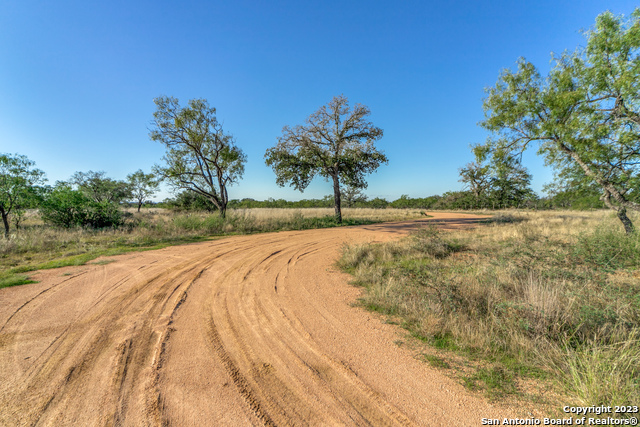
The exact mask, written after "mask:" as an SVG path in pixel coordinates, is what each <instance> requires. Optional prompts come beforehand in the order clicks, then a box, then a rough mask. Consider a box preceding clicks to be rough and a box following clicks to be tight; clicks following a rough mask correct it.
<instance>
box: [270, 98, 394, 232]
mask: <svg viewBox="0 0 640 427" xmlns="http://www.w3.org/2000/svg"><path fill="white" fill-rule="evenodd" d="M370 114H371V112H370V110H369V108H368V107H366V106H365V105H362V104H356V105H355V106H354V107H353V109H350V108H349V100H348V99H347V98H346V97H345V96H343V95H340V96H336V97H334V98H333V100H332V101H331V102H329V104H328V105H323V106H322V107H320V109H319V110H318V111H316V112H315V113H313V114H311V115H310V116H309V117H308V118H307V119H306V121H305V125H298V126H294V127H289V126H285V127H284V128H283V129H282V136H281V137H279V138H278V143H277V144H276V146H275V147H272V148H270V149H268V150H267V152H266V154H265V159H266V164H267V166H271V167H272V168H273V171H274V172H275V174H276V183H277V184H278V185H279V186H281V187H282V186H284V185H285V184H289V185H291V186H293V187H294V188H295V189H297V190H300V191H304V189H305V188H307V186H308V185H309V183H310V182H311V180H312V179H313V178H314V177H315V176H316V175H319V176H322V177H324V178H326V179H327V180H329V179H331V180H332V182H333V194H334V207H335V216H336V220H337V221H338V222H342V211H341V206H340V205H341V201H340V197H341V190H340V185H341V184H344V185H347V186H349V187H352V188H354V189H363V188H366V187H367V182H366V181H365V179H364V177H365V175H366V174H368V173H371V172H373V171H375V170H376V169H377V168H378V167H379V166H380V165H381V164H383V163H387V157H386V156H385V155H384V154H383V153H382V152H381V151H378V150H377V149H376V147H375V146H374V142H375V141H377V140H379V139H380V138H382V134H383V131H382V129H380V128H378V127H375V126H374V125H373V124H372V123H371V122H369V121H367V117H368V116H369V115H370Z"/></svg>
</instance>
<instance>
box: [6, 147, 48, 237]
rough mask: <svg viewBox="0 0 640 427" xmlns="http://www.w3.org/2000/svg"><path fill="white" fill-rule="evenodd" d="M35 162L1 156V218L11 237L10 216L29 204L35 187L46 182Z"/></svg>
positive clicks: (8, 155)
mask: <svg viewBox="0 0 640 427" xmlns="http://www.w3.org/2000/svg"><path fill="white" fill-rule="evenodd" d="M34 166H35V162H33V161H32V160H29V159H28V158H27V157H26V156H23V155H20V154H0V216H2V223H3V224H4V235H5V237H8V236H9V215H11V213H12V212H13V211H15V210H21V209H24V208H25V207H26V205H27V204H28V203H29V200H30V197H31V195H32V194H33V193H32V192H33V189H34V187H36V186H38V185H40V184H42V183H44V182H45V181H46V179H45V177H44V172H43V171H41V170H40V169H35V168H34Z"/></svg>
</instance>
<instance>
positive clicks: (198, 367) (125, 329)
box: [0, 214, 510, 426]
mask: <svg viewBox="0 0 640 427" xmlns="http://www.w3.org/2000/svg"><path fill="white" fill-rule="evenodd" d="M434 215H435V218H430V219H428V220H421V221H414V222H404V223H394V224H377V225H370V226H364V227H345V228H336V229H323V230H310V231H298V232H281V233H269V234H261V235H253V236H239V237H231V238H227V239H222V240H217V241H210V242H204V243H198V244H191V245H185V246H177V247H170V248H166V249H162V250H157V251H150V252H140V253H135V254H129V255H123V256H119V257H114V258H110V260H113V262H110V263H107V264H102V265H100V264H95V265H87V266H81V267H67V268H64V269H57V270H48V271H42V272H38V273H37V274H36V275H35V276H34V277H35V278H36V279H37V280H40V283H36V284H31V285H24V286H18V287H14V288H7V289H1V290H0V368H1V369H0V425H3V426H13V425H56V426H58V425H75V426H80V425H82V426H93V425H96V426H98V425H100V426H101V425H131V426H144V425H174V426H192V425H193V426H208V425H211V426H245V425H277V426H285V425H375V426H386V425H434V426H441V425H442V426H445V425H446V426H471V425H480V419H481V418H483V417H490V418H502V417H505V416H509V415H510V414H507V413H505V412H504V410H499V409H497V408H494V407H492V406H491V405H489V404H488V403H487V402H485V401H484V400H483V399H480V398H477V397H474V396H472V395H470V394H469V393H468V392H466V391H465V390H464V389H463V388H462V387H461V386H460V385H459V384H457V383H456V382H455V381H453V380H450V379H448V378H446V377H444V376H443V375H442V374H441V373H439V372H438V371H435V370H433V369H431V368H430V367H429V366H428V365H427V364H426V363H423V362H420V361H418V360H416V359H415V358H414V357H413V355H412V354H411V352H410V351H409V350H406V349H404V348H402V347H399V346H397V345H396V344H394V341H395V340H398V339H399V338H400V337H401V336H402V335H401V334H402V333H401V331H399V330H398V329H397V327H394V326H392V325H387V324H384V323H383V322H382V321H380V320H379V319H377V318H376V317H375V316H372V315H371V314H369V313H367V312H365V311H364V310H362V309H359V308H354V307H353V306H352V304H353V302H354V301H355V300H356V299H357V297H358V295H359V293H360V292H361V291H360V290H359V289H357V288H354V287H352V286H350V285H349V284H348V281H349V276H348V275H345V274H343V273H341V272H339V271H337V270H336V268H335V267H334V266H333V263H334V262H335V260H336V259H337V257H338V254H339V250H340V247H341V245H342V244H343V243H344V242H360V241H374V240H375V241H383V240H389V239H395V238H398V237H399V236H401V235H403V234H406V233H407V231H408V229H410V228H412V227H415V226H416V224H424V223H426V222H430V221H433V220H444V221H445V223H444V224H445V225H446V226H448V227H456V226H466V225H470V224H472V223H473V222H474V217H473V216H471V215H452V214H434Z"/></svg>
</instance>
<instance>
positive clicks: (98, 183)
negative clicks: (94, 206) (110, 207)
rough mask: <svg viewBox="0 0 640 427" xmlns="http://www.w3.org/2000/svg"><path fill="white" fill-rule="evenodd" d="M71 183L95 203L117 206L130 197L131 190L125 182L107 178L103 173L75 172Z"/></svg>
mask: <svg viewBox="0 0 640 427" xmlns="http://www.w3.org/2000/svg"><path fill="white" fill-rule="evenodd" d="M71 183H72V184H74V185H75V186H76V187H77V189H78V190H80V191H81V192H82V193H83V194H84V195H85V196H87V197H88V198H90V199H91V200H93V201H94V202H96V203H114V204H118V203H121V202H122V201H124V200H127V199H129V198H130V197H131V188H130V187H129V185H128V184H127V183H126V182H124V181H118V180H115V179H112V178H109V177H107V174H106V172H103V171H99V172H94V171H88V172H76V173H74V174H73V176H72V177H71Z"/></svg>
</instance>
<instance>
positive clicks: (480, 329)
mask: <svg viewBox="0 0 640 427" xmlns="http://www.w3.org/2000/svg"><path fill="white" fill-rule="evenodd" d="M619 228H620V226H619V225H618V223H617V219H616V218H615V217H614V216H612V215H611V214H610V213H608V212H507V213H504V212H503V213H500V214H497V215H495V216H494V217H493V220H492V221H491V222H490V223H489V224H487V225H486V226H482V227H478V228H476V229H475V230H472V231H457V232H446V233H445V232H439V231H437V230H436V229H425V230H421V231H419V232H417V233H415V234H414V235H413V236H411V237H409V238H407V239H405V240H404V241H401V242H394V243H384V244H367V245H358V246H350V247H345V249H344V254H343V257H342V259H341V260H340V265H341V266H342V267H343V268H345V269H346V270H348V271H350V272H352V273H353V274H354V276H355V280H356V282H357V283H358V284H360V285H362V286H365V287H366V293H365V296H364V298H363V299H362V303H363V305H364V306H366V307H368V308H369V309H371V310H375V311H378V312H381V313H384V314H387V315H390V316H392V317H393V318H394V319H396V320H397V319H400V321H401V322H402V324H403V326H404V327H405V328H407V329H408V330H409V331H410V332H411V333H412V334H413V335H414V336H416V337H418V338H420V339H422V340H423V341H427V342H430V343H431V344H433V345H434V346H435V347H437V348H440V349H444V350H453V351H455V352H456V353H457V354H461V353H462V354H465V355H466V356H470V357H472V358H475V357H478V356H481V358H482V359H483V360H485V361H488V362H490V366H491V368H482V369H481V370H480V371H478V373H476V374H475V375H472V376H471V377H467V378H466V380H465V381H466V382H467V384H468V385H470V386H475V385H478V386H480V387H482V388H485V389H486V390H487V391H489V392H492V393H493V394H494V396H499V395H501V394H504V393H505V392H509V391H515V390H516V389H517V388H516V387H515V384H516V383H517V378H526V377H531V376H534V377H537V378H561V379H562V381H561V383H562V386H563V387H564V391H565V392H566V393H568V395H570V396H571V397H572V399H573V400H574V401H575V402H576V403H578V404H581V405H601V404H606V405H624V404H633V405H637V402H638V401H640V399H639V397H640V392H639V390H640V368H639V367H640V342H639V338H640V274H639V273H638V270H637V268H638V265H640V235H638V234H635V235H633V236H626V235H625V234H624V232H623V231H622V230H618V229H619ZM490 394H491V393H490Z"/></svg>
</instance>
